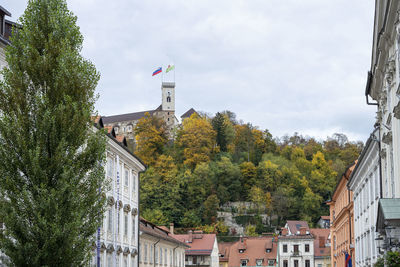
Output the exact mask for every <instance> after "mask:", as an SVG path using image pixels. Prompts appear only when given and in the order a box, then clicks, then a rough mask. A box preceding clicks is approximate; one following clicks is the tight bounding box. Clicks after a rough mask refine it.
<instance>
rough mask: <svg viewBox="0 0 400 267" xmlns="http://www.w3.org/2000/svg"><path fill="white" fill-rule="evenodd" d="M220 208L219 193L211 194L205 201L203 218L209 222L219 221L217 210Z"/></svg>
mask: <svg viewBox="0 0 400 267" xmlns="http://www.w3.org/2000/svg"><path fill="white" fill-rule="evenodd" d="M218 208H219V199H218V197H217V195H215V194H213V195H210V196H209V197H208V198H207V200H206V201H204V213H203V218H204V221H205V222H206V223H207V224H210V223H214V222H216V221H217V211H218Z"/></svg>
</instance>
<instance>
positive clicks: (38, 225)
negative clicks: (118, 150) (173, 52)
mask: <svg viewBox="0 0 400 267" xmlns="http://www.w3.org/2000/svg"><path fill="white" fill-rule="evenodd" d="M76 20H77V18H76V17H75V16H74V15H73V14H72V13H71V12H70V11H69V10H68V8H67V4H66V2H65V1H64V0H31V1H28V6H27V8H26V10H25V12H24V14H23V15H22V17H21V18H20V20H19V23H20V24H21V26H22V27H21V28H19V29H18V32H15V31H14V34H13V37H12V38H11V41H12V45H10V46H8V47H7V51H6V59H7V62H8V68H5V69H3V71H2V73H1V74H2V75H3V78H4V80H2V81H1V82H0V143H1V145H0V158H1V161H0V177H1V178H0V221H1V222H3V224H4V226H5V228H4V230H2V231H0V248H1V251H2V253H4V254H5V255H6V262H5V264H6V265H10V266H81V265H84V264H85V263H87V262H88V260H89V256H90V252H91V249H92V244H93V241H94V237H95V236H94V233H95V231H96V229H97V228H98V227H99V226H100V223H101V221H102V214H103V211H104V205H105V199H104V197H102V195H101V194H99V191H105V190H106V188H105V185H104V183H103V179H104V171H103V168H101V163H102V161H103V157H104V154H105V139H104V133H102V132H101V131H97V132H96V131H94V130H93V124H92V121H91V115H92V114H93V112H94V103H95V100H96V95H95V88H96V85H97V82H98V80H99V77H100V76H99V74H98V72H97V71H96V69H95V67H94V65H93V64H92V63H91V62H89V61H88V60H86V59H84V58H83V57H82V56H81V53H80V52H81V49H82V41H83V37H82V35H81V33H80V31H79V27H78V26H77V25H76Z"/></svg>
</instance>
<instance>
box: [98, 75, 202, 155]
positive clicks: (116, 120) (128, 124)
mask: <svg viewBox="0 0 400 267" xmlns="http://www.w3.org/2000/svg"><path fill="white" fill-rule="evenodd" d="M161 99H162V100H161V105H160V106H159V107H158V108H156V109H154V110H146V111H139V112H133V113H127V114H120V115H113V116H103V117H102V119H103V123H104V126H105V127H108V128H113V129H114V132H115V134H117V135H122V136H124V137H125V138H126V139H127V142H128V144H129V146H130V147H131V146H132V148H133V146H134V143H135V133H134V127H135V125H136V123H137V122H138V120H140V119H141V118H143V117H144V115H145V114H146V113H149V114H150V115H151V116H157V117H159V118H161V119H163V120H164V121H165V124H166V126H167V130H168V132H170V133H171V132H172V130H173V129H174V128H175V127H176V126H177V125H178V124H179V121H178V119H177V117H176V115H175V83H174V82H162V84H161ZM195 112H196V111H195V110H194V109H193V108H191V109H189V110H188V111H186V112H185V113H184V114H183V115H182V116H181V121H183V120H184V119H185V118H188V117H190V116H191V115H192V114H193V113H195Z"/></svg>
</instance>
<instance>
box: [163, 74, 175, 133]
mask: <svg viewBox="0 0 400 267" xmlns="http://www.w3.org/2000/svg"><path fill="white" fill-rule="evenodd" d="M161 93H162V102H161V110H162V111H163V113H164V114H163V117H164V119H165V122H166V123H167V126H168V128H173V127H174V126H175V83H174V82H163V83H162V84H161Z"/></svg>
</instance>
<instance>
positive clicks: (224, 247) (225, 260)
mask: <svg viewBox="0 0 400 267" xmlns="http://www.w3.org/2000/svg"><path fill="white" fill-rule="evenodd" d="M235 243H236V242H219V243H218V251H219V267H228V264H229V255H230V251H231V246H232V245H233V244H235Z"/></svg>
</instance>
